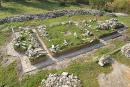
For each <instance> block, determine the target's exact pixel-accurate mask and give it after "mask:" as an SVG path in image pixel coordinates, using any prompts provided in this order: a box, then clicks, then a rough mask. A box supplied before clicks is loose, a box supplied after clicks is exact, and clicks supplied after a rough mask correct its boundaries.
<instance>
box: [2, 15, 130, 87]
mask: <svg viewBox="0 0 130 87" xmlns="http://www.w3.org/2000/svg"><path fill="white" fill-rule="evenodd" d="M67 18H68V17H67V16H64V17H60V18H57V19H48V20H44V21H43V20H32V21H26V22H14V23H8V24H4V25H1V26H2V27H1V29H2V30H0V46H2V45H4V44H5V42H6V41H8V40H9V37H10V30H8V29H6V28H8V27H9V28H10V27H16V30H17V27H19V26H27V25H41V24H47V25H49V24H50V23H51V22H62V21H65V20H68V19H67ZM93 18H95V17H94V16H72V17H70V19H73V20H77V21H78V20H84V19H93ZM99 19H101V20H105V19H108V18H107V17H101V18H99ZM118 19H120V21H123V22H124V23H125V24H127V25H128V26H130V24H129V23H130V20H129V17H119V18H118ZM4 26H6V27H4ZM4 29H5V30H4ZM127 34H128V35H129V34H130V29H128V30H127ZM125 43H126V42H123V41H122V40H114V41H112V42H111V44H115V45H116V47H115V48H114V47H111V48H110V47H104V48H100V49H98V50H97V51H96V52H95V53H93V54H91V55H90V56H88V58H83V59H82V58H81V59H78V60H76V61H73V62H72V64H71V65H69V66H68V67H67V68H63V69H60V70H41V71H40V72H38V73H36V74H34V75H27V76H25V77H24V79H23V80H22V82H21V83H19V82H18V75H17V71H16V64H15V63H13V64H11V65H9V66H8V67H6V68H2V67H1V66H0V86H1V85H5V86H7V87H38V86H39V84H40V82H41V80H42V79H44V78H46V77H47V76H48V74H49V73H62V72H63V71H67V72H69V73H73V74H74V75H77V76H78V77H79V78H80V79H81V81H82V83H83V86H84V87H99V84H98V80H97V76H98V75H99V74H101V73H108V72H110V71H111V70H112V68H111V66H106V67H100V66H99V65H98V64H97V63H95V61H93V60H94V59H95V58H97V57H100V56H102V55H103V54H107V53H109V52H111V51H113V50H114V49H117V48H118V47H121V46H122V45H123V44H125ZM112 56H113V58H115V59H116V60H117V61H118V62H120V63H123V64H125V65H127V66H130V59H128V58H126V57H125V56H124V55H122V54H121V52H118V53H115V54H113V55H112Z"/></svg>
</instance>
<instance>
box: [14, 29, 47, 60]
mask: <svg viewBox="0 0 130 87" xmlns="http://www.w3.org/2000/svg"><path fill="white" fill-rule="evenodd" d="M14 48H15V50H16V51H19V52H22V53H25V54H26V55H27V56H28V57H30V58H31V57H35V58H38V57H40V56H42V55H46V52H45V51H44V50H43V49H42V48H41V47H40V44H39V42H38V40H37V38H36V35H35V33H33V31H31V30H26V29H25V30H23V31H21V32H20V36H19V37H18V38H17V39H16V41H15V43H14Z"/></svg>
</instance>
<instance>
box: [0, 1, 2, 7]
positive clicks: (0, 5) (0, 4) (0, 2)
mask: <svg viewBox="0 0 130 87" xmlns="http://www.w3.org/2000/svg"><path fill="white" fill-rule="evenodd" d="M1 7H2V0H0V8H1Z"/></svg>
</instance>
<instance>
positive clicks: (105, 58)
mask: <svg viewBox="0 0 130 87" xmlns="http://www.w3.org/2000/svg"><path fill="white" fill-rule="evenodd" d="M111 63H112V57H111V56H110V55H103V56H102V57H101V58H100V59H99V60H98V64H99V65H100V66H105V65H107V64H111Z"/></svg>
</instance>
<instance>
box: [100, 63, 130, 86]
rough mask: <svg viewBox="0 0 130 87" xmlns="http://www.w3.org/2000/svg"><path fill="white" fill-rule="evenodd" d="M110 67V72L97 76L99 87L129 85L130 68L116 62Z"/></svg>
mask: <svg viewBox="0 0 130 87" xmlns="http://www.w3.org/2000/svg"><path fill="white" fill-rule="evenodd" d="M112 67H113V71H112V72H111V73H109V74H100V75H99V76H98V82H99V85H100V87H130V68H129V67H127V66H126V65H123V64H120V63H117V62H114V63H113V64H112Z"/></svg>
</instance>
